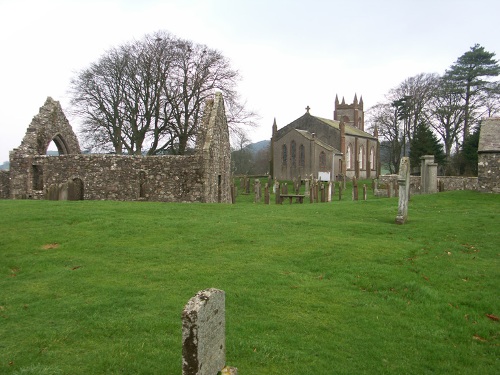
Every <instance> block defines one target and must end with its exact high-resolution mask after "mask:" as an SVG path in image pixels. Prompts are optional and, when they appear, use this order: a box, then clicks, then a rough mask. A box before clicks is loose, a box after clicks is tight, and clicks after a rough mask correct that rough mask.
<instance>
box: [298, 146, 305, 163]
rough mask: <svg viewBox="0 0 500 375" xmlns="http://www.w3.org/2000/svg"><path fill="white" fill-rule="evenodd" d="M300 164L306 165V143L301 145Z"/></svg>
mask: <svg viewBox="0 0 500 375" xmlns="http://www.w3.org/2000/svg"><path fill="white" fill-rule="evenodd" d="M299 166H301V167H305V166H306V150H305V148H304V145H300V146H299Z"/></svg>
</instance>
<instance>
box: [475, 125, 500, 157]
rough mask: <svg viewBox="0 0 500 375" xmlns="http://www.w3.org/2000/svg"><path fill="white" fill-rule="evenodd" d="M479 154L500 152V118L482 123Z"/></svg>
mask: <svg viewBox="0 0 500 375" xmlns="http://www.w3.org/2000/svg"><path fill="white" fill-rule="evenodd" d="M477 152H500V117H490V118H487V119H484V120H483V121H482V122H481V132H480V133H479V145H478V148H477Z"/></svg>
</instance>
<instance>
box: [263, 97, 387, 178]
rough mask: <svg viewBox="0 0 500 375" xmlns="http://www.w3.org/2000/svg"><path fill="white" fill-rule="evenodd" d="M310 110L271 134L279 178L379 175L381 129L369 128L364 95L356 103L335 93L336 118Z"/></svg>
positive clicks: (274, 172)
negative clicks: (325, 116)
mask: <svg viewBox="0 0 500 375" xmlns="http://www.w3.org/2000/svg"><path fill="white" fill-rule="evenodd" d="M309 111H310V108H309V106H308V107H307V108H306V113H305V114H304V115H303V116H302V117H299V118H298V119H296V120H295V121H292V122H291V123H290V124H288V125H286V126H284V127H283V128H281V129H279V130H278V126H277V124H276V119H275V120H274V123H273V135H272V138H271V175H272V176H273V177H274V178H277V179H278V180H292V179H293V178H297V179H298V178H302V179H304V178H308V177H310V176H312V177H314V178H317V179H321V180H322V181H335V180H338V179H339V178H341V177H342V176H346V177H347V178H353V177H356V178H358V179H368V178H377V177H378V174H379V164H380V163H379V154H380V152H379V150H380V145H379V142H378V134H377V129H375V132H374V134H373V135H371V134H369V133H367V132H365V121H364V111H363V98H362V97H361V98H360V100H359V101H358V98H357V95H355V96H354V102H353V103H352V104H346V103H345V100H344V98H342V102H339V99H338V96H336V97H335V110H334V112H333V119H326V118H322V117H317V116H313V115H311V113H310V112H309Z"/></svg>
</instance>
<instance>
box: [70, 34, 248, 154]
mask: <svg viewBox="0 0 500 375" xmlns="http://www.w3.org/2000/svg"><path fill="white" fill-rule="evenodd" d="M239 79H240V76H239V74H238V72H237V71H236V70H234V69H232V68H231V66H230V63H229V61H228V59H227V58H225V57H224V56H223V55H222V54H221V53H220V52H219V51H217V50H214V49H210V48H208V47H207V46H205V45H200V44H196V43H193V42H191V41H188V40H183V39H180V38H177V37H175V36H173V35H171V34H170V33H168V32H165V31H159V32H156V33H154V34H151V35H146V36H145V37H144V38H143V39H142V40H140V41H135V42H130V43H126V44H124V45H121V46H119V47H116V48H112V49H110V50H108V51H106V52H105V53H104V54H103V56H102V57H101V58H100V59H99V60H98V61H97V62H95V63H93V64H91V65H90V67H88V68H86V69H83V70H82V71H81V72H79V73H78V74H77V75H76V77H75V78H74V79H73V80H72V82H71V93H72V104H73V107H74V111H75V113H76V114H77V115H78V116H79V117H80V118H81V119H82V129H81V134H82V135H83V137H84V141H85V142H86V144H87V145H89V146H90V147H91V148H93V149H95V150H105V151H113V152H115V153H117V154H121V153H123V152H126V153H128V154H136V155H140V154H142V153H144V152H147V153H148V154H149V155H154V154H163V153H170V154H185V153H186V152H188V151H189V148H190V146H192V141H193V139H194V137H195V135H196V133H197V131H198V126H199V124H200V121H201V117H202V113H203V110H204V105H205V101H206V99H207V98H208V97H211V96H212V95H213V94H214V93H215V92H217V91H219V92H222V94H223V96H224V99H225V102H226V111H227V113H228V120H229V122H230V126H233V127H235V126H236V127H238V126H241V124H246V125H252V124H253V119H255V117H256V116H255V114H254V113H253V112H251V111H248V110H246V109H245V105H244V104H242V103H241V102H240V100H239V97H238V93H237V90H236V85H237V82H238V81H239Z"/></svg>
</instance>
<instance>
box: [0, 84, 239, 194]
mask: <svg viewBox="0 0 500 375" xmlns="http://www.w3.org/2000/svg"><path fill="white" fill-rule="evenodd" d="M51 142H54V143H55V145H56V146H57V149H58V151H59V156H49V155H47V154H46V153H47V147H48V146H49V144H50V143H51ZM0 198H11V199H51V200H83V199H85V200H87V199H88V200H129V201H159V202H203V203H231V149H230V144H229V128H228V126H227V119H226V114H225V107H224V99H223V97H222V94H220V93H217V94H215V96H214V98H213V99H209V100H207V102H206V105H205V111H204V115H203V119H202V121H201V124H200V128H199V131H198V134H197V138H196V148H195V153H194V154H193V155H160V156H139V155H106V154H82V153H81V151H80V145H79V143H78V139H77V137H76V135H75V133H74V132H73V129H72V127H71V125H70V124H69V122H68V120H67V118H66V116H65V114H64V113H63V111H62V108H61V105H60V104H59V102H57V101H55V100H53V99H52V98H50V97H49V98H47V100H46V102H45V104H44V105H43V107H41V108H40V112H39V113H38V114H37V115H36V116H35V117H34V118H33V121H32V122H31V124H30V126H29V127H28V129H27V131H26V135H25V136H24V138H23V140H22V142H21V145H20V146H19V147H18V148H16V149H14V150H12V151H11V152H10V171H2V173H0Z"/></svg>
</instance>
